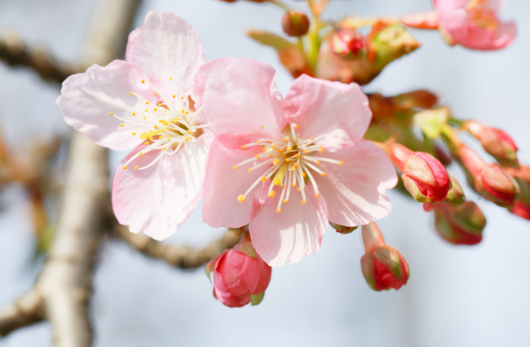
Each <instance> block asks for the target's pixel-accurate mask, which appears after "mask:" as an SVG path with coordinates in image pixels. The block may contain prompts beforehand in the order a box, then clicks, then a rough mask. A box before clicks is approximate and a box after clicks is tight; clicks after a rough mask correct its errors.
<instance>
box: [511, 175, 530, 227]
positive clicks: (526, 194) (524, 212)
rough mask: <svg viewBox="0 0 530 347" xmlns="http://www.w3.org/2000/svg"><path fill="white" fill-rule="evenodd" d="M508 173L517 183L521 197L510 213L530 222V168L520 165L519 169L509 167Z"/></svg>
mask: <svg viewBox="0 0 530 347" xmlns="http://www.w3.org/2000/svg"><path fill="white" fill-rule="evenodd" d="M505 170H506V172H508V174H509V175H511V176H512V177H513V178H515V180H516V181H517V184H518V185H519V190H520V191H521V195H520V198H519V200H517V201H516V202H515V204H514V205H513V207H512V208H510V212H511V213H513V214H515V215H516V216H519V217H521V218H524V219H527V220H530V167H528V166H523V165H519V167H518V168H517V169H514V168H511V167H508V168H505Z"/></svg>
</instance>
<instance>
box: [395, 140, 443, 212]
mask: <svg viewBox="0 0 530 347" xmlns="http://www.w3.org/2000/svg"><path fill="white" fill-rule="evenodd" d="M385 151H386V152H387V154H388V156H389V158H390V160H392V162H393V163H394V165H396V166H397V167H398V169H400V170H401V172H402V173H403V174H402V176H401V178H402V179H403V184H404V185H405V188H407V190H408V191H409V192H410V194H411V195H412V196H413V197H414V198H415V199H416V201H418V202H428V203H435V202H438V201H443V200H444V199H445V198H446V197H447V194H448V192H449V191H450V189H451V187H452V184H451V179H450V178H449V174H448V173H447V170H446V169H445V167H444V166H443V164H442V163H441V162H440V161H439V160H438V159H436V158H435V157H433V156H432V155H430V154H429V153H424V152H413V151H411V150H410V149H408V148H406V147H405V146H403V145H401V144H398V143H392V144H389V145H386V146H385Z"/></svg>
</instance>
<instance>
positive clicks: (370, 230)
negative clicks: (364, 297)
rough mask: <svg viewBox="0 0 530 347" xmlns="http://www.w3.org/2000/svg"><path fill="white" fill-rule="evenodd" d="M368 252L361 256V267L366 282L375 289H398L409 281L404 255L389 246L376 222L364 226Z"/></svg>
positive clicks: (363, 230) (364, 239)
mask: <svg viewBox="0 0 530 347" xmlns="http://www.w3.org/2000/svg"><path fill="white" fill-rule="evenodd" d="M362 235H363V242H364V245H365V250H366V253H365V254H364V256H363V257H362V258H361V269H362V272H363V276H364V279H365V280H366V283H367V284H368V285H369V286H370V288H372V289H373V290H376V291H380V290H389V289H390V288H394V289H396V290H398V289H399V288H401V287H402V286H403V285H404V284H406V283H407V281H408V279H409V276H410V272H409V266H408V264H407V262H406V261H405V259H404V258H403V256H402V255H401V254H400V253H399V252H398V251H397V250H396V249H395V248H392V247H390V246H387V245H386V244H385V242H384V239H383V235H382V234H381V231H380V230H379V228H378V227H377V225H376V224H375V223H373V222H372V223H370V224H368V225H365V226H363V228H362Z"/></svg>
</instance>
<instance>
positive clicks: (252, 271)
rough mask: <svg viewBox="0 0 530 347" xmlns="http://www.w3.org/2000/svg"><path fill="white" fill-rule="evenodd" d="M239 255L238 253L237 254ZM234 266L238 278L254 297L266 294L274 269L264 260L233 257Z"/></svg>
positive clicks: (231, 259)
mask: <svg viewBox="0 0 530 347" xmlns="http://www.w3.org/2000/svg"><path fill="white" fill-rule="evenodd" d="M235 253H237V252H235ZM230 261H231V263H232V265H233V266H234V267H235V268H237V272H238V276H239V278H241V280H242V281H243V282H244V283H245V284H246V285H247V287H248V288H249V290H250V292H251V293H252V294H254V295H256V294H259V293H262V292H264V291H265V290H266V289H267V287H268V286H269V282H270V280H271V273H272V269H271V268H270V266H268V265H267V264H265V262H264V261H263V259H261V258H259V255H258V259H254V258H251V257H249V256H246V255H245V256H240V257H231V258H230Z"/></svg>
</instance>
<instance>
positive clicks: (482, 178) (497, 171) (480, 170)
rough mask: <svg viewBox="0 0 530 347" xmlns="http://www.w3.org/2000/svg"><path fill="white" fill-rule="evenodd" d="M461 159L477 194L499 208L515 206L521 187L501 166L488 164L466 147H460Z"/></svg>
mask: <svg viewBox="0 0 530 347" xmlns="http://www.w3.org/2000/svg"><path fill="white" fill-rule="evenodd" d="M460 159H461V160H462V163H463V165H464V166H465V168H466V169H467V171H468V174H469V175H470V178H472V179H473V181H474V185H475V190H476V191H477V193H479V194H480V195H482V196H483V197H485V198H486V199H488V200H490V201H491V202H493V203H495V204H497V205H499V206H503V207H510V206H513V205H514V203H515V201H516V200H517V199H518V197H519V185H518V184H517V182H516V181H515V180H514V179H513V178H512V177H511V176H510V175H508V173H506V171H504V170H503V169H502V168H501V167H500V166H499V165H497V164H495V163H490V164H486V163H485V162H484V161H483V160H482V159H481V158H480V157H479V156H478V154H476V153H475V152H473V151H472V150H471V149H470V148H469V147H467V146H464V145H461V146H460Z"/></svg>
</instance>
